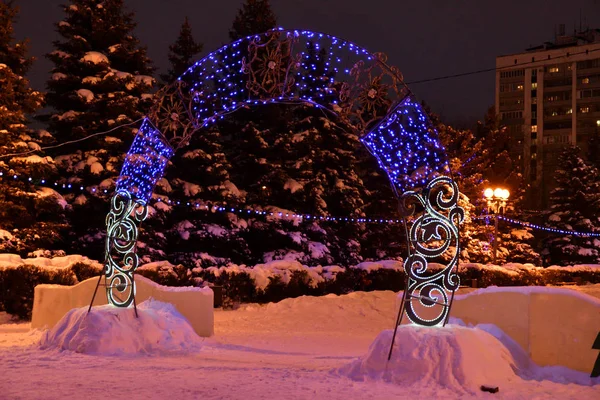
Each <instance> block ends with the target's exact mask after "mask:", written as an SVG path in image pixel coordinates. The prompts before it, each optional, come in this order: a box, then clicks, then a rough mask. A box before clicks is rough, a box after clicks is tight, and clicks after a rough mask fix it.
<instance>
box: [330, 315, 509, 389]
mask: <svg viewBox="0 0 600 400" xmlns="http://www.w3.org/2000/svg"><path fill="white" fill-rule="evenodd" d="M393 333H394V331H393V330H385V331H383V332H381V333H380V334H379V336H377V338H376V339H375V341H374V342H373V343H372V344H371V346H370V348H369V351H368V353H367V355H366V356H364V357H362V358H359V359H357V360H355V361H353V362H352V363H350V364H348V365H345V366H343V367H342V368H340V369H339V372H340V373H341V374H343V375H346V376H348V377H350V378H351V379H353V380H356V381H365V380H383V381H385V382H389V383H394V384H398V385H402V386H412V385H419V386H430V385H437V386H441V387H444V388H446V389H451V390H455V391H457V392H461V393H464V392H468V393H471V394H475V393H477V392H480V387H481V386H482V385H484V386H497V387H499V388H500V390H502V388H506V387H507V386H508V385H510V384H511V383H512V382H515V381H516V380H517V379H518V377H517V376H516V375H515V372H514V369H515V368H516V363H515V360H514V359H513V357H512V355H511V353H510V351H509V350H508V349H507V348H506V347H505V346H504V345H503V344H502V343H501V342H500V341H499V340H498V339H496V338H495V337H494V336H492V335H491V334H489V333H488V332H486V331H484V330H482V329H478V328H467V327H463V326H458V325H448V326H446V327H445V328H427V327H419V326H416V325H402V326H400V327H399V328H398V332H397V333H396V340H395V341H394V351H393V353H392V358H391V360H390V361H389V362H388V359H387V358H388V353H389V350H390V345H391V342H392V336H393Z"/></svg>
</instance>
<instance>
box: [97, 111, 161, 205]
mask: <svg viewBox="0 0 600 400" xmlns="http://www.w3.org/2000/svg"><path fill="white" fill-rule="evenodd" d="M172 156H173V149H172V148H171V146H169V144H168V142H167V140H166V139H165V138H164V137H163V136H162V134H161V133H160V131H158V129H156V128H155V127H154V126H153V125H152V123H150V121H149V120H148V119H144V122H143V123H142V126H141V127H140V129H139V131H138V133H137V135H136V136H135V139H134V140H133V143H132V144H131V148H130V149H129V151H128V152H127V156H126V157H125V162H124V163H123V168H122V169H121V175H120V177H119V179H118V180H117V192H118V191H126V192H128V193H129V194H131V195H133V196H135V197H136V198H137V199H140V200H142V201H144V203H146V202H148V200H149V199H150V197H151V196H152V191H153V190H154V185H156V182H157V181H158V180H159V179H160V178H161V177H162V174H163V172H164V170H165V168H166V166H167V162H168V161H169V158H171V157H172ZM105 192H106V191H105Z"/></svg>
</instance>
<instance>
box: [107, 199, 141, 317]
mask: <svg viewBox="0 0 600 400" xmlns="http://www.w3.org/2000/svg"><path fill="white" fill-rule="evenodd" d="M147 215H148V206H147V205H146V203H145V202H144V201H143V200H140V199H135V200H134V199H132V198H131V195H130V194H129V192H127V191H126V190H119V191H117V192H116V193H115V195H114V196H113V198H112V201H111V210H110V212H109V213H108V215H107V216H106V236H107V237H106V249H105V251H106V253H105V254H106V259H105V260H104V263H105V265H104V274H105V276H106V285H107V286H106V296H107V298H108V302H109V303H110V304H113V305H115V306H118V307H129V306H130V305H131V304H132V303H133V300H134V298H135V285H134V281H133V273H134V271H135V270H136V269H137V267H138V264H139V258H138V255H137V254H136V252H135V244H136V242H137V238H138V233H139V230H138V226H139V225H140V224H141V223H142V221H144V220H145V219H146V216H147Z"/></svg>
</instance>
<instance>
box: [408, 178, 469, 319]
mask: <svg viewBox="0 0 600 400" xmlns="http://www.w3.org/2000/svg"><path fill="white" fill-rule="evenodd" d="M459 195H460V193H459V191H458V186H457V185H456V182H454V181H453V180H452V179H451V178H448V177H445V176H439V177H437V178H435V179H433V180H432V181H431V182H429V184H427V186H426V187H425V188H423V190H422V191H421V192H414V191H409V192H406V193H404V194H403V195H402V197H401V199H400V212H401V214H402V216H403V217H404V218H406V219H408V218H411V217H412V218H413V222H412V224H411V226H410V230H409V232H408V240H409V246H410V255H409V256H408V258H407V259H406V262H405V263H404V271H405V273H406V275H407V276H408V278H409V279H408V288H406V297H405V300H406V303H405V309H406V315H407V316H408V318H409V319H410V321H411V322H413V323H416V324H419V325H425V326H435V325H440V324H443V323H444V322H445V321H446V317H447V315H448V312H449V311H450V304H449V302H448V292H454V291H455V290H456V289H458V287H459V285H460V281H459V277H458V275H457V274H456V273H455V272H454V271H453V270H454V267H456V265H457V263H458V257H459V254H460V244H459V230H458V227H459V224H460V223H462V221H463V220H464V216H465V215H464V210H463V209H462V208H461V207H459V206H458V198H459ZM417 212H419V214H420V215H418V216H416V215H415V214H416V213H417ZM446 252H449V254H450V256H451V259H450V261H449V262H448V263H447V264H446V266H445V267H444V268H443V269H442V270H440V271H437V272H435V273H433V274H431V273H428V272H427V269H428V263H427V260H428V259H432V258H436V259H439V258H440V257H442V256H443V255H444V253H446ZM415 304H420V305H421V306H423V307H426V308H431V307H434V306H436V305H437V306H438V308H439V310H440V311H439V312H437V313H436V315H435V316H434V317H433V318H425V317H423V316H421V315H419V311H418V310H417V309H416V307H415Z"/></svg>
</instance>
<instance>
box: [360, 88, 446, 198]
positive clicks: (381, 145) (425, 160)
mask: <svg viewBox="0 0 600 400" xmlns="http://www.w3.org/2000/svg"><path fill="white" fill-rule="evenodd" d="M361 141H362V142H363V143H364V144H365V146H367V148H368V149H369V151H370V152H371V154H373V155H374V156H375V157H376V158H377V161H378V163H379V166H380V167H381V169H383V170H384V171H386V173H387V174H388V177H389V179H390V182H391V184H392V187H393V189H394V191H395V192H396V195H399V194H402V193H404V192H405V191H406V190H412V189H415V188H416V187H422V186H425V185H426V184H427V183H428V182H429V181H430V180H431V179H433V178H435V177H436V176H439V175H443V174H448V173H449V166H448V162H447V159H446V153H445V150H444V148H443V146H442V145H441V144H440V141H439V138H438V135H437V132H436V131H435V129H434V128H433V127H432V126H431V123H430V121H429V118H428V117H427V115H426V114H425V112H424V110H423V109H422V107H421V105H420V104H419V103H417V102H416V101H415V100H413V99H412V98H411V97H407V98H405V99H404V100H403V101H402V102H401V103H400V104H398V105H397V106H396V108H395V109H394V110H392V111H391V112H390V113H389V114H388V116H387V117H386V118H385V119H384V120H383V121H382V122H381V123H380V124H379V125H378V126H376V127H375V128H374V129H373V130H371V132H369V133H368V134H367V135H366V136H364V137H363V138H361Z"/></svg>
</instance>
